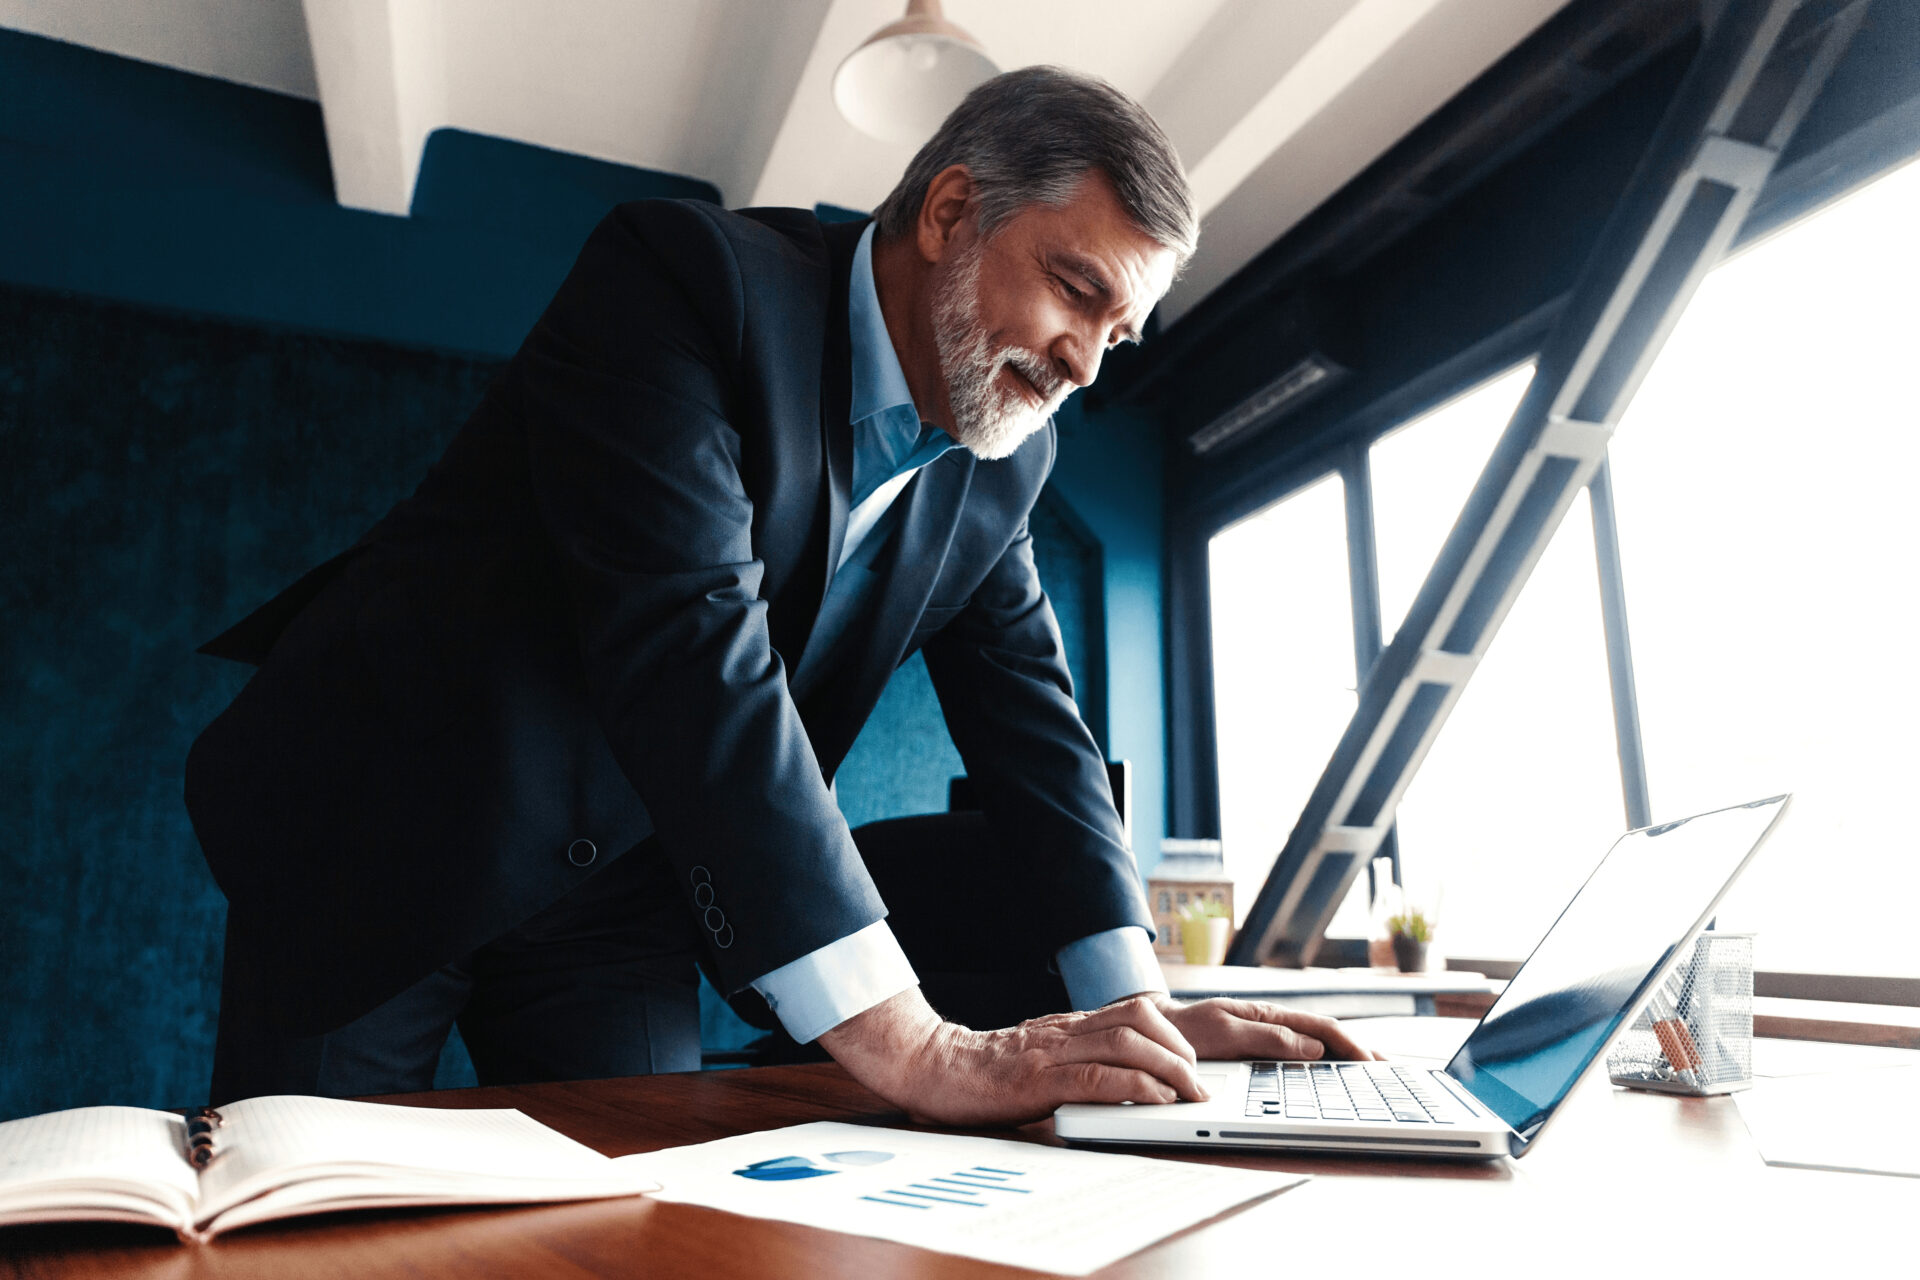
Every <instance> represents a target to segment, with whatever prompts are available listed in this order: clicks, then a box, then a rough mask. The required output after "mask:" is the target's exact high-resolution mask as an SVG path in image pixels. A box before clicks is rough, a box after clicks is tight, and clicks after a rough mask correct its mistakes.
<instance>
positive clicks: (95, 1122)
mask: <svg viewBox="0 0 1920 1280" xmlns="http://www.w3.org/2000/svg"><path fill="white" fill-rule="evenodd" d="M185 1144H186V1121H184V1120H182V1119H181V1118H180V1117H179V1116H176V1115H169V1114H167V1113H166V1112H164V1111H148V1110H146V1109H144V1108H141V1107H79V1108H76V1109H74V1110H72V1111H55V1112H51V1113H49V1114H47V1115H43V1116H27V1117H25V1118H24V1119H20V1120H8V1121H6V1122H4V1123H0V1212H5V1211H7V1210H8V1209H11V1208H13V1207H15V1206H16V1205H21V1206H23V1207H24V1206H25V1205H27V1204H32V1205H33V1206H34V1209H35V1210H36V1216H37V1215H38V1213H39V1212H41V1211H44V1209H45V1206H46V1205H47V1204H48V1202H49V1200H50V1199H51V1198H55V1197H53V1196H52V1195H51V1194H50V1193H51V1192H52V1191H53V1185H52V1184H57V1185H58V1187H59V1188H60V1193H61V1194H60V1195H59V1196H58V1197H57V1198H59V1199H63V1200H66V1201H68V1202H70V1204H71V1205H72V1206H73V1207H75V1208H84V1207H86V1206H88V1205H92V1204H95V1203H96V1202H98V1204H99V1205H100V1206H101V1207H103V1208H106V1207H114V1208H120V1209H122V1210H124V1209H126V1207H127V1196H128V1194H129V1193H131V1194H133V1195H134V1196H136V1197H137V1198H138V1199H140V1200H146V1201H150V1202H151V1203H152V1206H153V1207H152V1210H151V1215H150V1216H151V1218H152V1219H153V1220H154V1221H157V1222H163V1223H165V1224H167V1225H168V1226H178V1225H180V1224H182V1223H183V1222H185V1221H187V1220H188V1219H190V1218H191V1217H192V1215H193V1204H194V1201H195V1200H196V1199H197V1198H198V1195H199V1187H198V1184H197V1180H196V1179H195V1177H194V1173H193V1169H192V1167H191V1166H190V1165H188V1164H187V1159H186V1156H185V1154H184V1151H185ZM90 1190H97V1191H98V1192H100V1193H106V1194H94V1195H89V1191H90Z"/></svg>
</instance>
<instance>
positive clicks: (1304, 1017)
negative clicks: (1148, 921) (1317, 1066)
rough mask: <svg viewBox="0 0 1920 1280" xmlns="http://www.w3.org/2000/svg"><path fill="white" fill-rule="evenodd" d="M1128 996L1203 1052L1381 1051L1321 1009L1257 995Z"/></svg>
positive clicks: (1296, 1054) (1295, 1054) (1222, 1055)
mask: <svg viewBox="0 0 1920 1280" xmlns="http://www.w3.org/2000/svg"><path fill="white" fill-rule="evenodd" d="M1133 999H1135V1000H1141V999H1146V1000H1151V1001H1152V1002H1153V1004H1154V1006H1155V1007H1156V1008H1158V1009H1159V1011H1160V1013H1161V1015H1162V1016H1164V1017H1165V1018H1166V1020H1167V1021H1168V1022H1170V1023H1172V1024H1173V1026H1174V1028H1175V1029H1176V1030H1177V1031H1179V1033H1180V1034H1181V1035H1182V1036H1184V1037H1185V1038H1186V1041H1187V1043H1188V1044H1190V1045H1192V1046H1193V1050H1194V1052H1195V1053H1196V1054H1198V1055H1199V1056H1200V1057H1202V1058H1212V1059H1225V1060H1231V1059H1236V1058H1282V1059H1305V1060H1308V1061H1312V1060H1313V1059H1315V1058H1345V1059H1348V1060H1350V1061H1358V1062H1371V1061H1375V1060H1377V1059H1379V1058H1380V1057H1381V1056H1382V1055H1380V1054H1377V1053H1374V1052H1373V1051H1372V1050H1370V1049H1367V1048H1364V1047H1362V1046H1361V1044H1360V1042H1359V1041H1357V1040H1355V1039H1354V1038H1353V1037H1352V1036H1350V1035H1348V1034H1347V1032H1346V1029H1345V1028H1344V1027H1342V1026H1341V1025H1340V1024H1339V1023H1338V1022H1336V1021H1334V1020H1333V1019H1332V1018H1329V1017H1326V1016H1325V1015H1324V1014H1318V1013H1298V1012H1295V1011H1294V1010H1292V1009H1288V1008H1285V1007H1283V1006H1281V1005H1277V1004H1268V1003H1266V1002H1265V1001H1261V1000H1230V999H1214V1000H1195V1001H1193V1002H1191V1003H1188V1002H1186V1001H1182V1000H1175V999H1174V998H1173V997H1171V996H1166V995H1151V996H1135V997H1133ZM1109 1007H1112V1006H1109Z"/></svg>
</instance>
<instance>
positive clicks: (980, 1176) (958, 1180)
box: [861, 1164, 1033, 1209]
mask: <svg viewBox="0 0 1920 1280" xmlns="http://www.w3.org/2000/svg"><path fill="white" fill-rule="evenodd" d="M1028 1172H1029V1171H1028V1170H1026V1169H998V1168H994V1167H992V1166H989V1165H984V1164H976V1165H974V1166H973V1167H972V1168H969V1169H955V1170H954V1171H953V1172H952V1173H949V1174H945V1175H935V1176H933V1177H930V1178H928V1179H927V1180H926V1181H925V1182H910V1183H908V1184H907V1185H906V1186H904V1187H889V1188H888V1189H887V1190H885V1191H877V1192H875V1193H874V1194H872V1195H868V1196H862V1197H861V1199H863V1200H871V1201H873V1202H874V1203H875V1204H890V1205H893V1206H894V1207H895V1208H899V1209H931V1208H933V1207H934V1206H935V1205H942V1204H947V1205H958V1206H960V1207H961V1208H963V1209H985V1208H987V1207H989V1206H991V1205H992V1204H993V1203H994V1202H995V1201H994V1197H996V1196H1028V1195H1032V1194H1033V1188H1032V1187H1030V1186H1022V1185H1020V1180H1021V1179H1023V1178H1025V1177H1026V1176H1027V1174H1028Z"/></svg>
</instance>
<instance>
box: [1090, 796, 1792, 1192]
mask: <svg viewBox="0 0 1920 1280" xmlns="http://www.w3.org/2000/svg"><path fill="white" fill-rule="evenodd" d="M1789 800H1790V797H1788V796H1774V797H1772V798H1770V799H1766V800H1756V801H1754V802H1752V803H1751V804H1744V805H1737V806H1735V807H1733V808H1730V809H1718V810H1715V811H1713V812H1712V813H1703V814H1700V815H1698V816H1697V817H1692V818H1683V819H1681V820H1680V821H1678V822H1667V823H1662V824H1660V825H1659V826H1653V827H1643V828H1640V829H1639V830H1636V831H1629V832H1628V833H1627V834H1626V835H1624V836H1622V837H1620V839H1619V840H1618V841H1616V842H1615V844H1614V846H1613V848H1612V849H1610V850H1608V852H1607V855H1606V857H1604V858H1602V859H1601V860H1600V865H1599V867H1598V868H1596V869H1595V870H1594V872H1593V874H1592V875H1591V876H1589V877H1588V878H1587V881H1586V883H1585V884H1583V885H1582V886H1581V887H1580V891H1579V892H1578V893H1576V894H1575V895H1574V897H1573V901H1572V902H1570V903H1568V904H1567V906H1566V909H1565V910H1564V911H1562V912H1561V913H1560V918H1559V919H1557V920H1555V921H1554V923H1553V927H1552V928H1551V929H1549V930H1548V931H1547V936H1546V937H1544V938H1542V939H1541V940H1540V945H1539V946H1537V947H1535V948H1534V951H1533V954H1532V955H1531V956H1529V957H1527V961H1526V963H1525V964H1523V965H1521V966H1520V969H1519V971H1518V972H1516V973H1515V974H1514V975H1513V980H1512V981H1511V982H1509V983H1508V984H1507V989H1506V990H1505V991H1504V992H1502V993H1501V995H1500V997H1499V998H1498V999H1497V1000H1495V1001H1494V1003H1493V1006H1492V1008H1490V1009H1488V1010H1487V1013H1486V1016H1485V1017H1483V1018H1482V1019H1481V1020H1480V1023H1479V1025H1478V1026H1476V1027H1475V1028H1474V1029H1473V1033H1472V1034H1471V1035H1469V1036H1468V1037H1467V1040H1466V1043H1464V1044H1462V1045H1461V1046H1460V1049H1459V1051H1458V1052H1457V1053H1455V1054H1454V1056H1453V1058H1452V1060H1451V1061H1449V1062H1448V1063H1447V1065H1446V1066H1445V1067H1444V1068H1439V1067H1433V1066H1431V1065H1425V1064H1417V1063H1408V1062H1202V1063H1201V1064H1200V1077H1201V1081H1202V1083H1203V1084H1205V1085H1206V1088H1207V1092H1208V1093H1209V1094H1210V1095H1211V1097H1210V1099H1209V1100H1208V1101H1206V1102H1176V1103H1171V1104H1168V1105H1165V1106H1154V1105H1133V1104H1122V1105H1117V1106H1116V1105H1094V1104H1072V1105H1068V1106H1063V1107H1061V1108H1060V1109H1059V1110H1057V1111H1055V1112H1054V1131H1055V1132H1056V1133H1058V1134H1059V1135H1060V1137H1061V1138H1063V1139H1065V1140H1067V1141H1069V1142H1098V1143H1149V1144H1163V1145H1179V1146H1183V1147H1196V1146H1225V1147H1272V1148H1276V1149H1284V1150H1313V1151H1365V1152H1382V1153H1391V1154H1400V1155H1424V1156H1450V1157H1455V1158H1460V1159H1469V1160H1491V1159H1496V1158H1498V1157H1500V1156H1509V1155H1511V1156H1523V1155H1525V1154H1527V1152H1528V1151H1530V1150H1531V1149H1532V1147H1533V1144H1534V1142H1535V1141H1537V1140H1538V1139H1539V1137H1540V1134H1541V1133H1542V1132H1543V1131H1544V1130H1545V1129H1546V1127H1547V1124H1548V1122H1549V1121H1551V1120H1552V1119H1553V1115H1554V1112H1555V1111H1556V1110H1558V1109H1559V1107H1560V1104H1561V1103H1563V1102H1565V1101H1566V1098H1567V1095H1568V1094H1570V1093H1571V1092H1573V1087H1574V1086H1575V1085H1576V1084H1578V1083H1579V1082H1580V1081H1581V1079H1582V1078H1583V1077H1585V1076H1586V1074H1587V1073H1588V1072H1589V1071H1591V1070H1592V1069H1593V1068H1594V1066H1595V1064H1596V1063H1598V1062H1599V1061H1600V1059H1601V1056H1602V1055H1603V1054H1604V1053H1605V1052H1606V1049H1607V1046H1608V1045H1610V1044H1611V1043H1613V1040H1614V1038H1615V1037H1616V1036H1617V1035H1619V1033H1620V1031H1621V1029H1622V1028H1623V1027H1625V1026H1626V1025H1627V1024H1628V1023H1629V1021H1630V1020H1631V1019H1633V1018H1636V1017H1638V1016H1639V1014H1640V1011H1641V1009H1642V1008H1643V1007H1644V1006H1645V1005H1646V1003H1647V1002H1648V1001H1649V1000H1650V999H1651V998H1652V997H1653V994H1654V993H1655V991H1657V990H1658V989H1659V988H1660V987H1661V986H1662V985H1663V984H1665V983H1666V981H1667V979H1668V977H1669V975H1670V973H1671V971H1672V970H1673V968H1674V966H1675V965H1676V964H1677V963H1678V961H1679V958H1680V956H1681V955H1682V954H1683V953H1684V950H1685V948H1686V947H1687V945H1688V944H1689V943H1691V942H1692V941H1693V939H1694V937H1695V935H1697V934H1698V933H1699V932H1700V930H1701V929H1702V928H1703V927H1705V925H1706V923H1707V921H1708V920H1709V919H1711V918H1712V916H1713V912H1714V909H1715V908H1716V907H1718V906H1719V905H1720V900H1721V899H1722V898H1723V897H1725V896H1726V892H1727V890H1728V889H1729V888H1730V887H1732V885H1733V882H1734V880H1735V879H1736V878H1737V877H1738V876H1739V875H1740V873H1741V872H1742V871H1744V870H1745V869H1746V867H1747V864H1748V863H1749V862H1751V861H1752V860H1753V856H1754V854H1755V853H1757V852H1759V849H1760V846H1761V845H1762V844H1763V843H1765V841H1766V839H1767V837H1768V836H1769V835H1771V834H1772V832H1773V829H1774V828H1775V827H1776V826H1778V825H1779V823H1780V819H1781V817H1782V816H1783V815H1784V814H1785V813H1786V811H1787V804H1788V801H1789Z"/></svg>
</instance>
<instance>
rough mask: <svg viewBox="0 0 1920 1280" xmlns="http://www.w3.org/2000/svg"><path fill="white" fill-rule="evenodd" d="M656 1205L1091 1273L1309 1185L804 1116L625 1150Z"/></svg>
mask: <svg viewBox="0 0 1920 1280" xmlns="http://www.w3.org/2000/svg"><path fill="white" fill-rule="evenodd" d="M615 1163H616V1164H619V1165H622V1166H626V1167H628V1168H630V1169H631V1170H632V1171H633V1172H635V1173H637V1174H639V1175H642V1176H644V1177H645V1178H647V1179H648V1180H649V1181H653V1182H658V1183H661V1184H662V1186H663V1190H660V1191H657V1192H655V1193H654V1199H656V1200H673V1201H679V1202H682V1203H685V1204H697V1205H704V1206H706V1207H708V1208H712V1209H724V1210H727V1211H728V1212H730V1213H739V1214H745V1215H747V1216H748V1217H754V1218H773V1219H776V1220H778V1221H781V1222H798V1223H802V1224H804V1225H807V1226H813V1227H822V1228H825V1229H826V1230H829V1231H845V1232H848V1233H850V1234H852V1235H861V1236H875V1237H878V1238H879V1239H882V1240H894V1241H898V1242H900V1243H902V1244H910V1245H917V1246H919V1247H920V1248H922V1249H934V1250H937V1251H939V1252H942V1253H953V1254H959V1255H960V1256H962V1257H967V1258H978V1259H980V1260H982V1261H984V1262H997V1263H1002V1264H1004V1265H1007V1266H1015V1267H1029V1268H1032V1269H1034V1270H1038V1271H1053V1272H1057V1273H1060V1274H1064V1275H1085V1274H1087V1273H1088V1272H1090V1271H1096V1270H1098V1269H1099V1268H1101V1267H1104V1266H1106V1265H1107V1264H1108V1263H1110V1262H1114V1261H1117V1260H1118V1259H1121V1258H1124V1257H1126V1256H1127V1255H1128V1254H1130V1253H1134V1252H1137V1251H1138V1250H1140V1249H1143V1248H1145V1247H1146V1246H1148V1245H1150V1244H1152V1243H1154V1242H1155V1241H1157V1240H1161V1239H1164V1238H1165V1237H1167V1236H1169V1235H1172V1234H1173V1233H1174V1232H1176V1231H1180V1230H1183V1229H1184V1228H1187V1227H1190V1226H1192V1225H1194V1224H1195V1223H1198V1222H1204V1221H1206V1220H1207V1219H1208V1218H1212V1217H1215V1216H1216V1215H1218V1214H1220V1213H1223V1212H1225V1211H1226V1210H1228V1209H1231V1208H1233V1207H1235V1206H1236V1205H1241V1204H1245V1203H1246V1202H1248V1201H1250V1200H1255V1199H1259V1198H1261V1197H1263V1196H1267V1195H1270V1194H1272V1193H1274V1192H1277V1191H1282V1190H1285V1189H1286V1188H1288V1187H1292V1186H1295V1185H1297V1184H1299V1183H1302V1182H1305V1181H1306V1177H1305V1176H1304V1175H1301V1174H1293V1173H1272V1172H1257V1171H1252V1170H1246V1169H1222V1168H1216V1167H1214V1166H1212V1165H1203V1164H1187V1163H1182V1162H1177V1161H1172V1160H1154V1159H1150V1158H1148V1157H1145V1156H1131V1155H1111V1154H1108V1153H1105V1152H1094V1151H1074V1150H1067V1149H1063V1148H1060V1147H1042V1146H1036V1145H1034V1144H1032V1143H1027V1142H1015V1141H1011V1140H1008V1139H1002V1138H965V1137H953V1136H950V1135H946V1134H937V1133H913V1132H910V1131H907V1130H903V1129H877V1128H871V1127H868V1126H866V1125H853V1124H836V1123H828V1122H821V1123H817V1124H803V1125H796V1126H794V1127H792V1128H788V1129H775V1130H772V1131H770V1132H767V1133H749V1134H743V1135H741V1136H739V1137H735V1138H722V1139H720V1140H719V1141H717V1142H707V1143H702V1144H700V1145H698V1146H691V1147H676V1148H673V1149H670V1150H666V1151H653V1152H648V1153H646V1154H643V1155H634V1156H622V1157H621V1158H620V1159H619V1160H617V1161H615Z"/></svg>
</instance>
